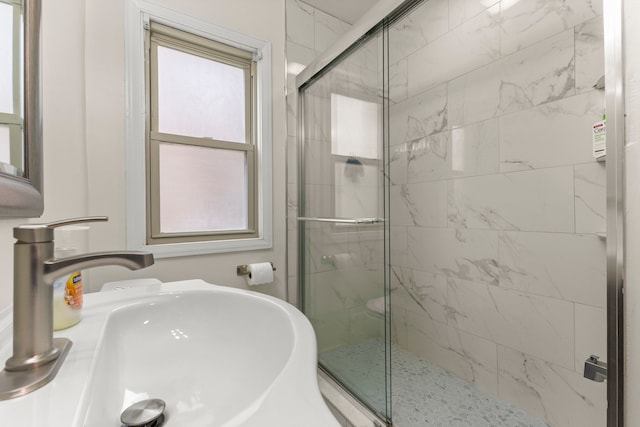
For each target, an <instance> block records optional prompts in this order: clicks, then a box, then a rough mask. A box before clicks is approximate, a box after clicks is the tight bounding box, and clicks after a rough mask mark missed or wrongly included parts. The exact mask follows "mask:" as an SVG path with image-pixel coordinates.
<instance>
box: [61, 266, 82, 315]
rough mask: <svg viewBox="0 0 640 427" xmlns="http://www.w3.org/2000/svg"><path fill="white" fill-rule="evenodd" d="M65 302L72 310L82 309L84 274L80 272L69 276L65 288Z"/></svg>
mask: <svg viewBox="0 0 640 427" xmlns="http://www.w3.org/2000/svg"><path fill="white" fill-rule="evenodd" d="M64 300H65V302H66V303H67V305H68V306H69V307H71V308H75V309H78V310H80V309H81V308H82V274H81V273H80V272H79V271H76V272H75V273H73V274H70V275H69V278H68V279H67V283H65V286H64Z"/></svg>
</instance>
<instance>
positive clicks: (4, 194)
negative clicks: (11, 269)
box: [0, 0, 44, 218]
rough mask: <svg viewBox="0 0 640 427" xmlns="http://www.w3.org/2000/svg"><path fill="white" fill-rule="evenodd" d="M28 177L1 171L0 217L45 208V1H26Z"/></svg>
mask: <svg viewBox="0 0 640 427" xmlns="http://www.w3.org/2000/svg"><path fill="white" fill-rule="evenodd" d="M22 7H23V14H24V27H23V28H24V30H23V31H24V73H23V76H24V153H25V162H24V164H25V178H22V177H18V176H13V175H9V174H5V173H0V218H35V217H39V216H41V215H42V212H43V211H44V197H43V192H42V175H43V173H42V167H43V162H42V154H43V152H42V151H43V150H42V104H41V94H42V88H41V78H40V17H41V11H42V2H41V0H23V5H22Z"/></svg>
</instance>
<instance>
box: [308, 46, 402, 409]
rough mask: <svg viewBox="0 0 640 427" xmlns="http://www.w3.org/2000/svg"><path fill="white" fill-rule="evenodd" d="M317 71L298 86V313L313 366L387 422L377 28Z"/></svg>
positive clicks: (380, 78)
mask: <svg viewBox="0 0 640 427" xmlns="http://www.w3.org/2000/svg"><path fill="white" fill-rule="evenodd" d="M325 70H326V71H324V72H323V73H322V74H321V75H319V76H317V77H315V78H314V79H312V80H311V81H310V82H308V83H307V84H305V85H304V86H302V87H301V88H300V105H301V109H302V114H301V117H302V129H301V140H300V147H299V149H300V160H299V161H300V163H299V170H300V176H299V182H300V195H299V219H298V223H299V236H300V237H299V238H300V245H299V247H300V248H301V251H300V255H299V256H300V272H301V275H300V276H301V277H300V278H301V290H300V291H301V295H302V309H303V311H304V313H305V314H306V315H307V316H308V318H309V319H310V320H311V323H312V324H313V326H314V329H315V331H316V335H317V338H318V350H319V363H320V366H321V368H322V369H323V370H324V371H325V372H327V373H328V374H329V375H331V376H333V377H334V378H335V379H336V380H337V381H338V382H339V383H341V384H342V385H343V386H344V387H345V388H347V390H348V391H350V392H351V393H352V394H354V395H356V396H358V397H359V399H360V400H361V401H362V402H363V403H364V404H366V405H367V406H368V407H369V408H370V409H372V410H373V411H374V412H376V413H377V414H378V415H380V416H381V417H383V418H389V417H390V404H389V400H390V397H389V383H390V381H389V372H390V370H389V369H388V365H389V354H388V352H389V345H388V340H389V336H388V335H389V334H388V332H387V330H388V328H387V321H388V313H387V310H386V307H387V305H386V303H387V280H386V277H387V275H388V272H387V268H386V267H385V265H386V263H385V254H386V253H387V251H386V250H385V235H386V234H387V233H386V231H385V227H386V225H385V224H386V223H385V221H384V217H385V200H386V199H387V198H386V197H385V196H386V194H387V192H386V191H385V185H386V181H385V173H384V169H385V166H384V159H385V155H384V151H385V150H384V146H385V144H384V140H385V138H384V136H383V135H384V130H385V126H384V125H383V117H384V114H385V111H386V108H385V105H384V102H383V100H384V96H383V74H384V73H383V37H382V34H377V35H373V36H370V37H369V38H368V39H367V40H366V41H364V42H362V43H360V44H359V45H358V46H357V47H355V48H352V49H351V50H349V51H348V52H347V53H346V54H345V55H343V56H342V57H341V58H339V59H338V60H337V61H335V64H333V65H332V66H330V67H328V68H326V69H325Z"/></svg>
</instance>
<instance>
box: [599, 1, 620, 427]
mask: <svg viewBox="0 0 640 427" xmlns="http://www.w3.org/2000/svg"><path fill="white" fill-rule="evenodd" d="M622 9H623V6H622V1H621V0H611V1H605V2H604V3H603V19H604V54H605V108H606V109H605V111H606V113H607V142H606V144H607V147H606V151H607V159H606V162H607V401H608V408H607V426H608V427H621V426H623V425H624V277H623V274H624V188H623V182H624V181H623V180H624V116H625V112H624V75H623V70H624V61H623V57H622V53H623V46H622V43H623V39H622V32H623V11H622Z"/></svg>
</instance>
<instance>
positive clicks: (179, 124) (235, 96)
mask: <svg viewBox="0 0 640 427" xmlns="http://www.w3.org/2000/svg"><path fill="white" fill-rule="evenodd" d="M244 73H245V71H244V70H243V69H241V68H237V67H233V66H230V65H227V64H222V63H220V62H217V61H212V60H210V59H206V58H202V57H199V56H195V55H191V54H188V53H184V52H180V51H177V50H174V49H170V48H167V47H163V46H158V131H160V132H163V133H170V134H175V135H185V136H193V137H210V138H214V139H218V140H223V141H231V142H246V141H245V80H244V79H245V74H244Z"/></svg>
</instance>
